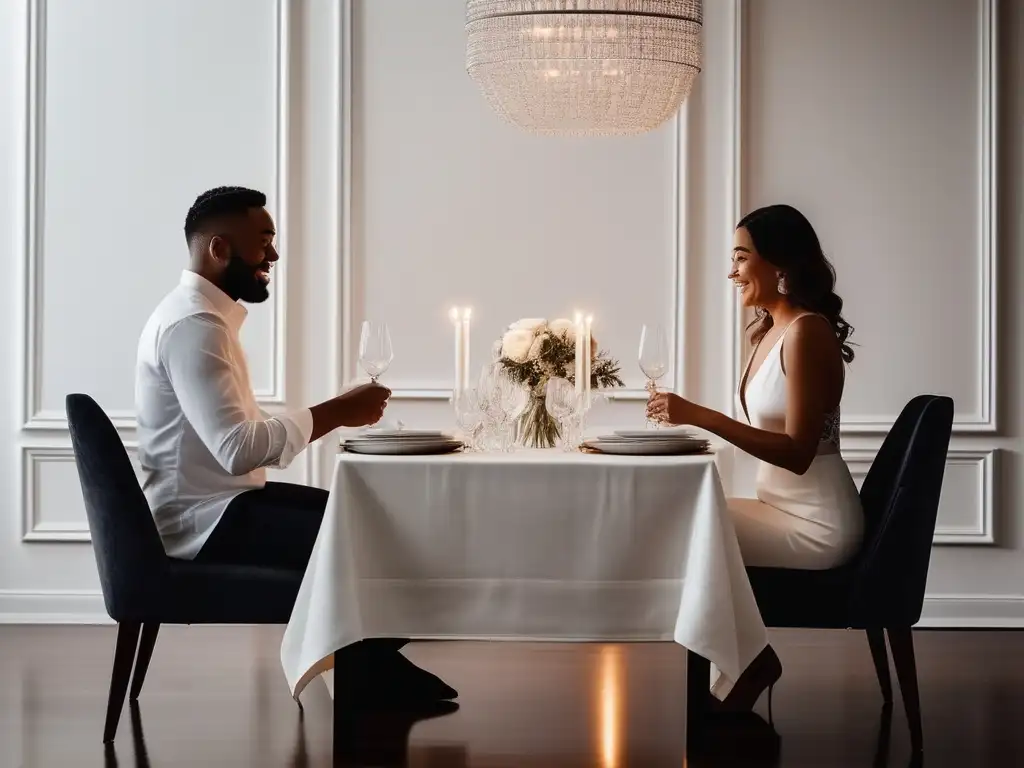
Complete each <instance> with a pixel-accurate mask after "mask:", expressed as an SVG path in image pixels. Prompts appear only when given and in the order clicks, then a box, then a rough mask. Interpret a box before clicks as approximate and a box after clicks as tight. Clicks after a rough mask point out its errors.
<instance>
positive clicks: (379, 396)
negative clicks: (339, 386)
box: [309, 382, 391, 442]
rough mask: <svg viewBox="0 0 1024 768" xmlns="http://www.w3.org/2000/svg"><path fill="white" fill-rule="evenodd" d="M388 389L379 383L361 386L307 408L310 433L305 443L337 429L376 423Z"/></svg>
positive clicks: (388, 395)
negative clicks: (310, 419)
mask: <svg viewBox="0 0 1024 768" xmlns="http://www.w3.org/2000/svg"><path fill="white" fill-rule="evenodd" d="M389 397H391V390H390V389H388V388H387V387H384V386H381V385H380V384H374V383H372V382H371V383H369V384H361V385H359V386H358V387H355V388H354V389H350V390H349V391H348V392H345V393H344V394H341V395H338V396H337V397H333V398H331V399H330V400H328V401H327V402H324V403H320V404H319V405H314V406H313V407H312V408H310V409H309V410H310V412H311V413H312V414H313V433H312V434H311V435H310V438H309V441H310V442H313V441H314V440H318V439H320V438H321V437H323V436H324V435H326V434H327V433H328V432H333V431H334V430H335V429H337V428H338V427H365V426H366V425H368V424H376V423H377V422H378V421H380V418H381V416H383V415H384V409H385V408H386V407H387V405H388V398H389Z"/></svg>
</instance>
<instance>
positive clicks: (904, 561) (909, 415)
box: [852, 395, 953, 627]
mask: <svg viewBox="0 0 1024 768" xmlns="http://www.w3.org/2000/svg"><path fill="white" fill-rule="evenodd" d="M952 430H953V401H952V399H950V398H948V397H944V396H938V395H919V396H917V397H915V398H913V399H912V400H911V401H910V402H909V403H907V405H906V406H905V407H904V409H903V411H902V412H901V413H900V415H899V417H898V418H897V419H896V423H895V424H893V427H892V429H891V430H890V431H889V434H888V435H887V436H886V438H885V441H884V442H883V443H882V447H881V448H880V449H879V451H878V454H877V455H876V456H875V459H874V461H873V462H872V463H871V469H870V470H869V471H868V474H867V476H866V477H865V478H864V482H863V483H862V484H861V489H860V498H861V504H862V505H863V507H864V515H865V521H866V527H865V536H864V548H863V550H862V552H861V555H860V558H859V560H858V563H857V568H858V574H857V580H856V584H855V589H854V595H853V598H854V604H853V606H852V608H853V611H854V615H855V616H856V617H857V619H858V620H859V621H860V622H861V623H864V624H867V625H877V626H890V625H892V626H908V627H909V626H912V625H914V624H916V623H917V622H918V620H919V619H920V618H921V609H922V607H923V606H924V591H925V585H926V582H927V579H928V566H929V564H930V562H931V551H932V540H933V539H934V537H935V520H936V517H937V515H938V511H939V498H940V496H941V492H942V479H943V476H944V474H945V469H946V456H947V454H948V451H949V440H950V435H951V434H952Z"/></svg>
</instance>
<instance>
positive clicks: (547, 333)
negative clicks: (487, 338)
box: [495, 318, 623, 448]
mask: <svg viewBox="0 0 1024 768" xmlns="http://www.w3.org/2000/svg"><path fill="white" fill-rule="evenodd" d="M495 355H496V358H497V360H496V364H497V365H498V366H499V367H500V368H501V369H502V370H503V371H504V372H505V374H506V375H507V376H508V378H509V379H510V380H511V381H513V382H514V383H516V384H518V385H519V386H521V387H523V388H524V389H526V390H527V393H528V395H529V401H528V404H527V406H526V409H525V410H524V411H523V413H522V414H521V415H520V416H519V421H518V424H517V427H518V433H519V435H518V440H517V442H518V443H519V444H520V445H523V446H526V447H531V448H553V447H554V446H555V444H556V441H557V440H558V438H559V427H558V421H557V420H556V419H555V418H554V417H553V416H552V415H551V414H550V413H549V412H548V409H547V405H546V402H545V398H546V391H547V384H548V381H549V380H551V379H557V378H562V379H567V380H568V381H569V382H570V383H571V384H573V385H574V386H575V384H576V326H575V324H574V323H573V322H572V321H571V320H565V319H559V320H552V321H551V322H550V323H549V322H548V321H547V320H544V319H542V318H525V319H523V320H517V321H516V322H514V323H512V324H511V325H510V326H509V327H508V329H507V330H506V331H505V333H504V335H503V336H502V338H501V340H500V341H498V342H496V343H495ZM590 357H591V365H590V386H591V387H592V388H593V389H602V388H610V387H621V386H623V381H622V378H621V377H620V375H619V363H618V361H617V360H614V359H613V358H611V357H610V356H608V354H607V353H605V352H599V351H598V348H597V342H596V341H595V340H594V338H593V337H591V343H590Z"/></svg>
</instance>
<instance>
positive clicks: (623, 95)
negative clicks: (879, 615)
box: [466, 0, 703, 136]
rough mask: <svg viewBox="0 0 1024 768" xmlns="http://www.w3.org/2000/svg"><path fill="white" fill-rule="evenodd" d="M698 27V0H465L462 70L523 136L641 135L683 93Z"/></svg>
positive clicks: (697, 58) (696, 55) (693, 72)
mask: <svg viewBox="0 0 1024 768" xmlns="http://www.w3.org/2000/svg"><path fill="white" fill-rule="evenodd" d="M702 24H703V8H702V3H701V0H467V3H466V36H467V39H466V70H467V72H468V73H469V76H470V77H471V78H472V79H473V80H474V81H475V82H476V83H477V85H479V87H480V89H481V91H482V92H483V95H484V98H485V99H486V100H487V102H488V103H489V104H490V106H491V108H492V109H494V111H495V112H497V113H498V114H499V115H500V116H501V117H503V118H504V119H506V120H508V121H509V122H511V123H512V124H514V125H518V126H519V127H521V128H523V129H525V130H527V131H529V132H531V133H535V134H542V135H591V136H601V135H606V136H607V135H630V134H638V133H644V132H646V131H650V130H652V129H654V128H657V127H658V126H659V125H661V124H662V123H664V122H665V121H667V120H668V119H670V118H671V117H672V116H674V115H675V114H676V112H677V111H678V110H679V107H680V105H681V104H682V103H683V101H684V100H685V99H686V97H687V96H688V95H689V93H690V88H691V86H692V85H693V80H694V78H695V77H696V76H697V73H698V72H700V68H701V56H702V53H703V44H702V41H701V27H702Z"/></svg>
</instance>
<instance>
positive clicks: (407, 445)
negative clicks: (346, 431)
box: [345, 440, 462, 456]
mask: <svg viewBox="0 0 1024 768" xmlns="http://www.w3.org/2000/svg"><path fill="white" fill-rule="evenodd" d="M460 448H462V442H461V441H459V440H434V441H432V442H419V441H416V442H409V441H407V440H363V441H359V442H356V443H352V442H346V443H345V450H346V451H348V452H349V453H362V454H372V455H374V456H426V455H433V454H439V453H452V452H454V451H457V450H459V449H460Z"/></svg>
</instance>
